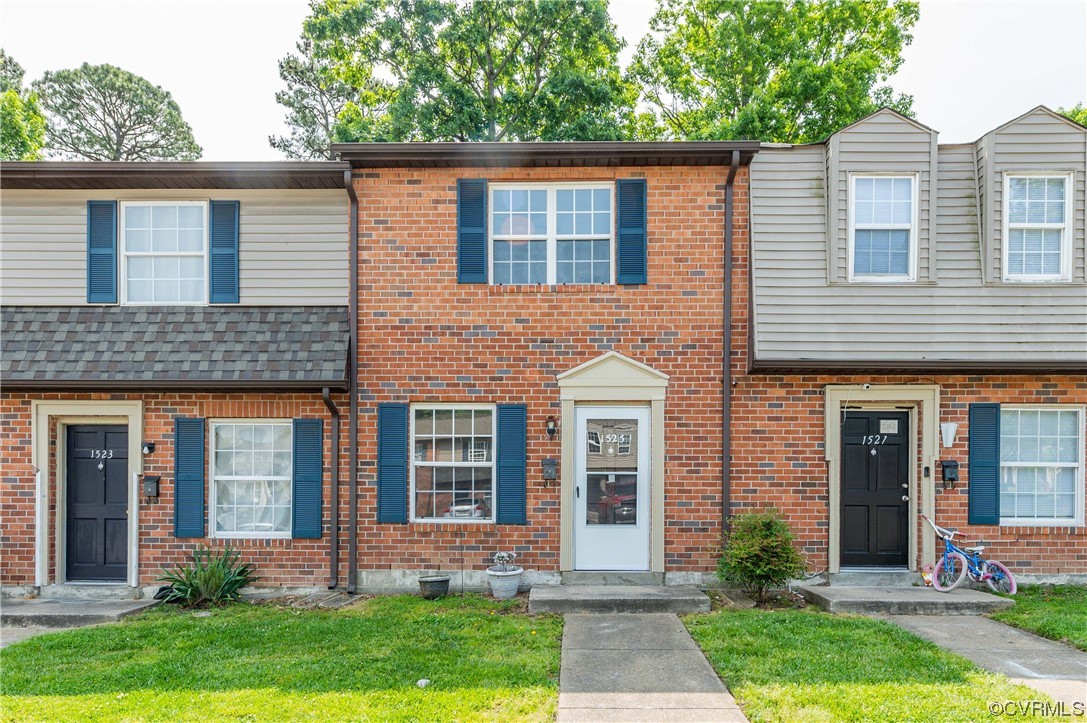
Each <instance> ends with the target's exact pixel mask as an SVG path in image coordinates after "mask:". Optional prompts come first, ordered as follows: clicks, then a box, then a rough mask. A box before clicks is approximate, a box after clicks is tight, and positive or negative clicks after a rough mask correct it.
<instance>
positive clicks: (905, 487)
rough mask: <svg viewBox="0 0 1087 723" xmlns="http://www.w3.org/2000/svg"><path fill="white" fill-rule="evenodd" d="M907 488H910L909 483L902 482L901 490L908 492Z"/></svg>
mask: <svg viewBox="0 0 1087 723" xmlns="http://www.w3.org/2000/svg"><path fill="white" fill-rule="evenodd" d="M909 488H910V483H909V482H903V483H902V489H904V490H908V489H909Z"/></svg>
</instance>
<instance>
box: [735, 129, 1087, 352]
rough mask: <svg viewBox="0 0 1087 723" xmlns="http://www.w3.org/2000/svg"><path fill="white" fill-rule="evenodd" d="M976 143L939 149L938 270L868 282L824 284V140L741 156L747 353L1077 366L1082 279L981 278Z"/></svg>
mask: <svg viewBox="0 0 1087 723" xmlns="http://www.w3.org/2000/svg"><path fill="white" fill-rule="evenodd" d="M917 153H918V157H919V156H920V153H921V151H920V149H918V151H917ZM975 153H976V148H975V146H973V145H962V146H942V147H940V148H939V150H938V164H937V174H936V187H937V189H938V196H939V203H938V204H937V205H936V206H935V223H934V224H933V229H932V230H933V233H932V234H931V237H932V238H933V239H936V242H935V243H934V244H932V248H933V250H935V251H936V252H937V255H936V257H935V259H936V261H937V263H938V266H939V270H938V274H937V278H936V280H935V281H934V282H933V283H927V284H926V283H899V284H881V285H875V284H828V283H827V280H826V263H827V258H828V251H829V246H828V244H827V242H826V238H825V234H824V228H825V226H826V213H827V208H828V205H829V204H826V203H825V202H824V199H823V197H822V183H823V173H824V169H825V168H826V164H825V150H824V148H823V147H822V146H818V145H817V146H797V147H793V148H780V149H764V150H762V151H761V152H760V153H759V154H758V155H757V156H756V157H755V159H754V161H753V162H752V166H751V207H752V208H751V222H752V239H753V271H754V284H753V287H754V302H755V312H756V319H755V344H756V349H757V358H758V359H759V360H760V361H781V360H788V361H797V360H852V361H858V360H870V361H923V360H928V361H940V360H953V361H961V360H977V361H1017V360H1018V361H1021V360H1046V361H1049V360H1080V359H1082V360H1083V361H1084V362H1085V364H1087V290H1085V288H1084V286H1082V285H1072V284H1044V285H1039V284H985V283H984V282H983V280H982V278H981V265H982V264H981V254H980V249H979V237H978V224H977V206H978V202H977V198H976V193H977V175H976V174H975V160H976V155H975ZM1078 214H1079V216H1078V218H1079V221H1080V222H1082V217H1083V211H1082V206H1081V207H1080V210H1079V211H1078ZM1081 245H1082V244H1081ZM1081 251H1082V249H1081ZM843 253H844V247H843Z"/></svg>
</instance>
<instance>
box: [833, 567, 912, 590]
mask: <svg viewBox="0 0 1087 723" xmlns="http://www.w3.org/2000/svg"><path fill="white" fill-rule="evenodd" d="M828 578H829V581H830V584H831V585H839V586H840V585H851V586H854V587H915V586H920V585H921V576H920V575H919V574H918V573H916V572H910V571H909V570H880V569H872V570H842V571H841V572H835V573H832V574H831V575H829V576H828Z"/></svg>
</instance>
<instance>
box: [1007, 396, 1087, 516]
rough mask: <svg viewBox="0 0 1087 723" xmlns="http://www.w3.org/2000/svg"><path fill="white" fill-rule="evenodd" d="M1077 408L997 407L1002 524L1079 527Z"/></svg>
mask: <svg viewBox="0 0 1087 723" xmlns="http://www.w3.org/2000/svg"><path fill="white" fill-rule="evenodd" d="M1083 445H1084V418H1083V408H1082V407H1038V406H1024V407H1013V406H1004V405H1001V407H1000V518H1001V523H1003V524H1019V525H1052V524H1057V525H1074V524H1083V495H1084V459H1083V454H1084V452H1083Z"/></svg>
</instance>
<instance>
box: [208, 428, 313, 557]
mask: <svg viewBox="0 0 1087 723" xmlns="http://www.w3.org/2000/svg"><path fill="white" fill-rule="evenodd" d="M208 421H209V424H208V432H209V434H210V436H211V439H210V440H209V442H208V462H207V465H208V483H209V484H208V537H209V538H213V539H219V540H268V539H278V540H289V539H291V535H292V534H293V520H294V491H293V490H292V491H291V520H292V529H288V530H287V531H286V532H276V531H269V532H256V531H254V532H219V531H218V530H217V529H216V528H215V509H216V506H217V505H216V501H217V498H218V493H219V484H218V482H219V480H220V479H223V480H226V481H232V480H237V479H256V478H257V477H256V475H242V476H235V475H228V476H219V475H216V474H215V425H217V424H251V425H269V426H270V425H273V424H281V425H283V424H285V425H287V426H288V427H290V428H291V474H290V475H288V476H287V477H286V478H284V477H261V478H259V479H270V480H282V479H286V480H287V481H288V482H291V483H292V484H293V478H294V421H293V420H291V419H264V418H261V419H252V418H249V419H244V418H243V419H211V420H208Z"/></svg>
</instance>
